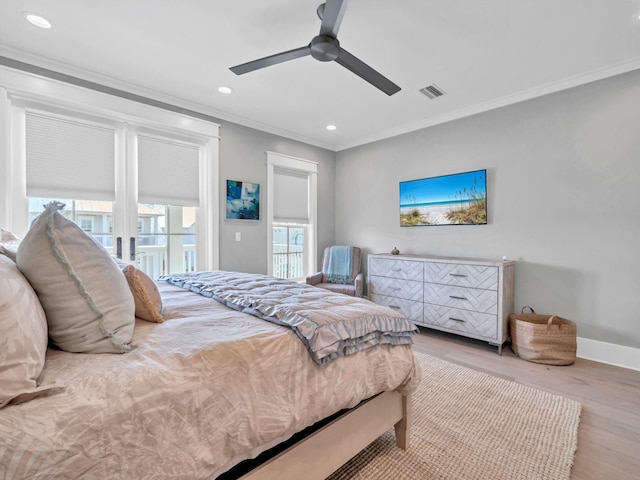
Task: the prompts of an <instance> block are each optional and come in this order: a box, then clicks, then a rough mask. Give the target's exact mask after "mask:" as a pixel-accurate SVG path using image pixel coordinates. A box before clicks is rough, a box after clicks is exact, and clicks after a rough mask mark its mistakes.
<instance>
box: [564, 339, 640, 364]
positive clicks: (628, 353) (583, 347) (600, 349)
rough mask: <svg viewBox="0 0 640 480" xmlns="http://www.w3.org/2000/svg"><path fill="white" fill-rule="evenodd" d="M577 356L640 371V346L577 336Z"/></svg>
mask: <svg viewBox="0 0 640 480" xmlns="http://www.w3.org/2000/svg"><path fill="white" fill-rule="evenodd" d="M577 343H578V351H577V354H576V355H577V356H578V357H580V358H584V359H586V360H593V361H594V362H600V363H607V364H609V365H615V366H616V367H623V368H630V369H632V370H638V371H640V348H633V347H627V346H624V345H616V344H614V343H606V342H600V341H598V340H591V339H589V338H580V337H578V338H577Z"/></svg>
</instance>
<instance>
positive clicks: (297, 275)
mask: <svg viewBox="0 0 640 480" xmlns="http://www.w3.org/2000/svg"><path fill="white" fill-rule="evenodd" d="M304 231H305V226H304V225H281V224H277V223H274V225H273V276H274V277H278V278H288V279H290V280H304V278H305V276H306V275H305V272H304V237H305V235H304Z"/></svg>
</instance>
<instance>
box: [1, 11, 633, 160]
mask: <svg viewBox="0 0 640 480" xmlns="http://www.w3.org/2000/svg"><path fill="white" fill-rule="evenodd" d="M320 2H321V0H236V1H222V0H102V1H99V0H0V56H4V57H8V58H11V59H15V60H20V61H23V62H27V63H30V64H33V65H36V66H40V67H45V68H50V69H54V70H57V71H59V72H62V73H66V74H70V75H74V76H77V77H80V78H83V79H86V80H90V81H94V82H98V83H102V84H105V85H107V86H111V87H115V88H121V89H125V90H127V91H131V92H132V93H137V94H141V95H145V96H147V97H151V98H154V99H156V100H160V101H165V102H169V103H173V104H176V105H178V106H181V107H185V108H190V109H193V110H196V111H199V112H202V113H206V114H209V115H212V116H215V117H218V118H221V119H224V120H230V121H234V122H237V123H241V124H244V125H248V126H251V127H255V128H259V129H262V130H266V131H268V132H272V133H276V134H279V135H284V136H287V137H290V138H294V139H298V140H302V141H305V142H307V143H311V144H314V145H318V146H322V147H325V148H329V149H332V150H337V151H339V150H342V149H345V148H349V147H352V146H356V145H360V144H363V143H368V142H370V141H374V140H378V139H382V138H386V137H389V136H392V135H396V134H399V133H404V132H407V131H411V130H416V129H419V128H423V127H426V126H430V125H434V124H438V123H442V122H444V121H448V120H452V119H455V118H460V117H463V116H466V115H470V114H474V113H478V112H481V111H485V110H488V109H491V108H495V107H498V106H502V105H508V104H510V103H514V102H517V101H521V100H525V99H529V98H533V97H536V96H539V95H544V94H547V93H550V92H554V91H558V90H561V89H564V88H568V87H572V86H575V85H579V84H582V83H586V82H590V81H594V80H597V79H600V78H605V77H607V76H611V75H615V74H619V73H623V72H626V71H630V70H634V69H638V68H640V19H639V18H638V15H640V0H396V1H388V0H387V1H383V0H351V1H350V2H349V4H348V7H347V10H346V14H345V16H344V19H343V21H342V25H341V28H340V32H339V34H338V39H339V40H340V42H341V45H342V47H344V48H345V49H347V50H348V51H349V52H350V53H352V54H353V55H355V56H357V57H358V58H360V59H361V60H363V61H364V62H366V63H368V64H370V65H371V66H372V67H373V68H374V69H376V70H378V71H379V72H380V73H382V74H383V75H385V76H387V77H388V78H389V79H390V80H392V81H393V82H395V83H396V84H398V85H399V86H400V87H402V90H401V91H400V92H399V93H397V94H395V95H393V96H391V97H388V96H387V95H385V94H384V93H382V92H380V91H378V90H377V89H375V88H374V87H372V86H371V85H370V84H368V83H366V82H365V81H364V80H362V79H360V78H359V77H357V76H356V75H354V74H353V73H351V72H349V71H348V70H346V69H345V68H343V67H341V66H340V65H338V64H337V63H335V62H329V63H324V62H318V61H316V60H314V59H312V58H311V57H305V58H300V59H297V60H292V61H290V62H287V63H282V64H279V65H275V66H271V67H268V68H266V69H263V70H258V71H255V72H252V73H248V74H245V75H242V76H236V75H234V74H233V73H232V72H231V71H229V67H231V66H234V65H237V64H240V63H244V62H247V61H250V60H254V59H257V58H260V57H263V56H267V55H271V54H275V53H279V52H281V51H284V50H290V49H293V48H297V47H301V46H304V45H307V44H308V43H309V41H310V40H311V38H313V37H314V36H315V35H317V34H318V31H319V28H320V20H319V19H318V17H317V15H316V8H317V7H318V4H319V3H320ZM24 11H32V12H37V13H39V14H41V15H43V16H45V17H47V18H48V19H49V20H51V21H52V22H53V23H54V28H53V29H51V30H40V29H38V28H36V27H34V26H32V25H30V24H29V23H27V22H26V21H25V20H24V18H23V15H22V12H24ZM432 83H435V84H436V85H438V86H439V87H440V88H441V89H442V90H444V91H446V92H447V95H445V96H443V97H440V98H438V99H436V100H429V99H428V98H427V97H426V96H424V95H422V94H421V93H419V90H420V89H421V88H423V87H425V86H427V85H430V84H432ZM220 85H228V86H231V87H233V88H234V89H235V93H234V94H232V95H227V96H224V95H221V94H219V93H217V87H218V86H220ZM330 123H331V124H335V125H337V127H338V128H337V130H335V131H333V132H329V131H327V130H326V129H325V126H326V125H327V124H330Z"/></svg>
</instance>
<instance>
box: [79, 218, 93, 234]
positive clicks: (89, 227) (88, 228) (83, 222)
mask: <svg viewBox="0 0 640 480" xmlns="http://www.w3.org/2000/svg"><path fill="white" fill-rule="evenodd" d="M79 220H80V221H79V222H78V224H79V225H80V228H81V229H82V230H84V231H85V232H86V233H92V232H93V219H92V218H86V217H85V218H79Z"/></svg>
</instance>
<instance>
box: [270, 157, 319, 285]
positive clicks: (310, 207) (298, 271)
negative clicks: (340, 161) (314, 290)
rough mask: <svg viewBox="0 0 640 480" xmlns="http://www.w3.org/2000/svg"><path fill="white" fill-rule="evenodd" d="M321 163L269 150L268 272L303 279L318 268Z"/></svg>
mask: <svg viewBox="0 0 640 480" xmlns="http://www.w3.org/2000/svg"><path fill="white" fill-rule="evenodd" d="M317 170H318V164H317V163H315V162H310V161H308V160H303V159H300V158H294V157H289V156H286V155H281V154H277V153H273V152H267V229H268V230H269V231H271V232H272V235H271V237H272V238H271V239H269V242H268V245H267V258H270V259H271V261H269V263H268V267H267V268H268V273H269V275H273V276H276V277H281V278H290V279H293V280H303V279H304V278H305V277H306V276H308V275H310V274H311V273H313V272H315V271H316V263H317V260H316V257H317V240H316V237H317V232H316V218H317V199H316V197H317Z"/></svg>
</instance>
